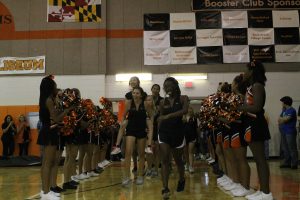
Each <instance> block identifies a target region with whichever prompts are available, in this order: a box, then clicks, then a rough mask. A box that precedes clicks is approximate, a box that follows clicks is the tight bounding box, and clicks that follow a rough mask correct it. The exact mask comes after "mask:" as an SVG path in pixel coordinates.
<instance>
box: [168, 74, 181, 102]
mask: <svg viewBox="0 0 300 200" xmlns="http://www.w3.org/2000/svg"><path fill="white" fill-rule="evenodd" d="M167 81H170V82H172V83H173V84H174V85H175V91H174V96H175V97H180V95H181V90H180V88H179V83H178V81H177V80H176V79H175V78H173V77H168V78H166V80H165V81H164V86H165V83H166V82H167Z"/></svg>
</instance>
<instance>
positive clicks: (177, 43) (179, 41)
mask: <svg viewBox="0 0 300 200" xmlns="http://www.w3.org/2000/svg"><path fill="white" fill-rule="evenodd" d="M170 41H171V47H190V46H196V30H171V31H170Z"/></svg>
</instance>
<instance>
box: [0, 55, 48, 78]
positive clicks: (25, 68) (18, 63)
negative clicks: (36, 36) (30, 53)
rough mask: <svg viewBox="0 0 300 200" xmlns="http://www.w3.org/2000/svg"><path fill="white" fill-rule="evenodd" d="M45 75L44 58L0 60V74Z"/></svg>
mask: <svg viewBox="0 0 300 200" xmlns="http://www.w3.org/2000/svg"><path fill="white" fill-rule="evenodd" d="M40 73H45V56H37V57H27V58H16V57H2V58H0V74H40Z"/></svg>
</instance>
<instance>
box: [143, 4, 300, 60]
mask: <svg viewBox="0 0 300 200" xmlns="http://www.w3.org/2000/svg"><path fill="white" fill-rule="evenodd" d="M233 2H234V1H233ZM286 24H288V25H289V26H287V25H286ZM144 29H145V30H144V63H145V65H167V64H197V63H198V64H209V63H246V62H249V61H251V60H253V59H255V60H260V61H262V62H298V60H299V58H297V56H299V53H298V50H299V46H300V39H299V30H300V29H299V10H276V11H273V10H255V11H254V10H248V11H244V10H233V11H199V12H197V13H171V14H167V13H159V14H146V15H144Z"/></svg>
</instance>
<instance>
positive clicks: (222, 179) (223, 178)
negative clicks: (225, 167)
mask: <svg viewBox="0 0 300 200" xmlns="http://www.w3.org/2000/svg"><path fill="white" fill-rule="evenodd" d="M227 178H228V177H227V176H226V175H225V174H224V175H223V176H222V177H220V178H217V183H222V182H224V181H227V180H228V179H227Z"/></svg>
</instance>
